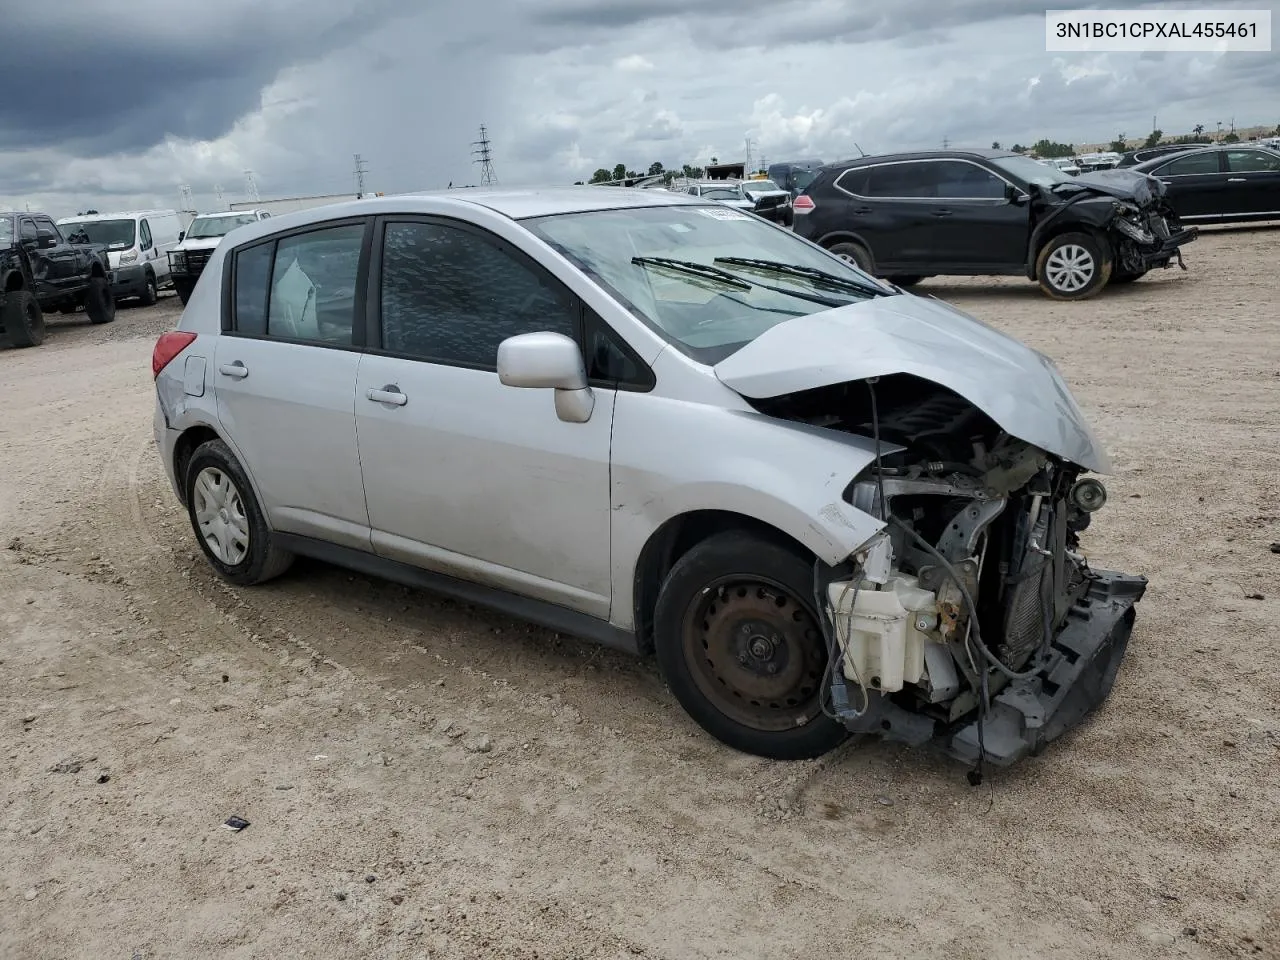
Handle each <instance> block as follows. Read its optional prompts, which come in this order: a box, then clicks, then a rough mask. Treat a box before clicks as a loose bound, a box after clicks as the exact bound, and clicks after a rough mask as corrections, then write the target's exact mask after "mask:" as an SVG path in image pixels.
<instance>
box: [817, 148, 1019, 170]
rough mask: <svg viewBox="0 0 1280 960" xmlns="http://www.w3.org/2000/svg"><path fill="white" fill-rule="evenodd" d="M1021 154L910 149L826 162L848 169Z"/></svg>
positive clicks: (1004, 151) (1002, 151) (990, 151)
mask: <svg viewBox="0 0 1280 960" xmlns="http://www.w3.org/2000/svg"><path fill="white" fill-rule="evenodd" d="M1018 156H1022V154H1018V153H1014V152H1013V151H1012V150H978V149H973V150H965V149H957V150H912V151H910V152H906V153H878V154H872V155H868V156H865V157H854V158H852V159H850V160H837V161H836V162H835V163H829V164H827V166H828V167H832V168H839V169H842V170H843V169H848V168H849V167H858V166H864V165H868V164H873V163H890V162H893V161H897V160H973V159H975V158H976V159H979V160H996V159H999V158H1001V157H1018Z"/></svg>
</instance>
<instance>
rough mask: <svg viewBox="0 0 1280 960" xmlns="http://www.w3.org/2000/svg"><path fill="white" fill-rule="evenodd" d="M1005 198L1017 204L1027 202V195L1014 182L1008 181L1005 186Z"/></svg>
mask: <svg viewBox="0 0 1280 960" xmlns="http://www.w3.org/2000/svg"><path fill="white" fill-rule="evenodd" d="M1004 198H1005V199H1006V200H1008V201H1009V202H1010V203H1012V204H1015V205H1016V206H1021V205H1022V204H1024V203H1026V202H1027V195H1026V194H1025V193H1023V192H1022V191H1021V190H1019V189H1018V188H1017V187H1015V186H1014V185H1013V184H1012V183H1006V184H1005V187H1004Z"/></svg>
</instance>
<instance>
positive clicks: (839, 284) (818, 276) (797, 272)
mask: <svg viewBox="0 0 1280 960" xmlns="http://www.w3.org/2000/svg"><path fill="white" fill-rule="evenodd" d="M716 263H731V264H735V265H737V266H740V267H756V268H758V269H760V270H769V271H771V272H773V273H780V274H783V275H785V276H791V277H805V278H807V279H809V280H816V281H818V282H820V283H825V284H827V285H829V286H832V287H835V288H836V289H839V290H854V291H857V292H858V293H868V294H870V295H871V296H873V297H883V296H885V291H884V290H881V289H879V288H877V287H873V286H871V285H870V284H866V283H860V282H858V281H857V280H847V279H845V278H844V277H838V276H836V275H835V274H834V273H827V271H825V270H819V269H818V268H817V267H801V266H797V265H796V264H794V263H783V262H782V261H780V260H758V259H756V258H754V257H716Z"/></svg>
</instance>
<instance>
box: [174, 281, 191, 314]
mask: <svg viewBox="0 0 1280 960" xmlns="http://www.w3.org/2000/svg"><path fill="white" fill-rule="evenodd" d="M195 286H196V285H195V284H194V283H192V282H191V281H190V280H188V279H187V278H186V277H174V278H173V289H174V292H175V293H177V294H178V299H179V300H181V301H182V305H183V306H184V307H185V306H186V305H187V301H188V300H190V299H191V291H192V290H194V289H195Z"/></svg>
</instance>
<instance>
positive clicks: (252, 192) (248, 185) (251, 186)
mask: <svg viewBox="0 0 1280 960" xmlns="http://www.w3.org/2000/svg"><path fill="white" fill-rule="evenodd" d="M244 192H245V194H246V195H247V196H248V198H249V199H250V200H251V201H253V202H254V203H258V202H259V201H260V200H261V199H262V197H260V196H258V181H257V180H255V179H253V171H252V170H246V171H245V172H244Z"/></svg>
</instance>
